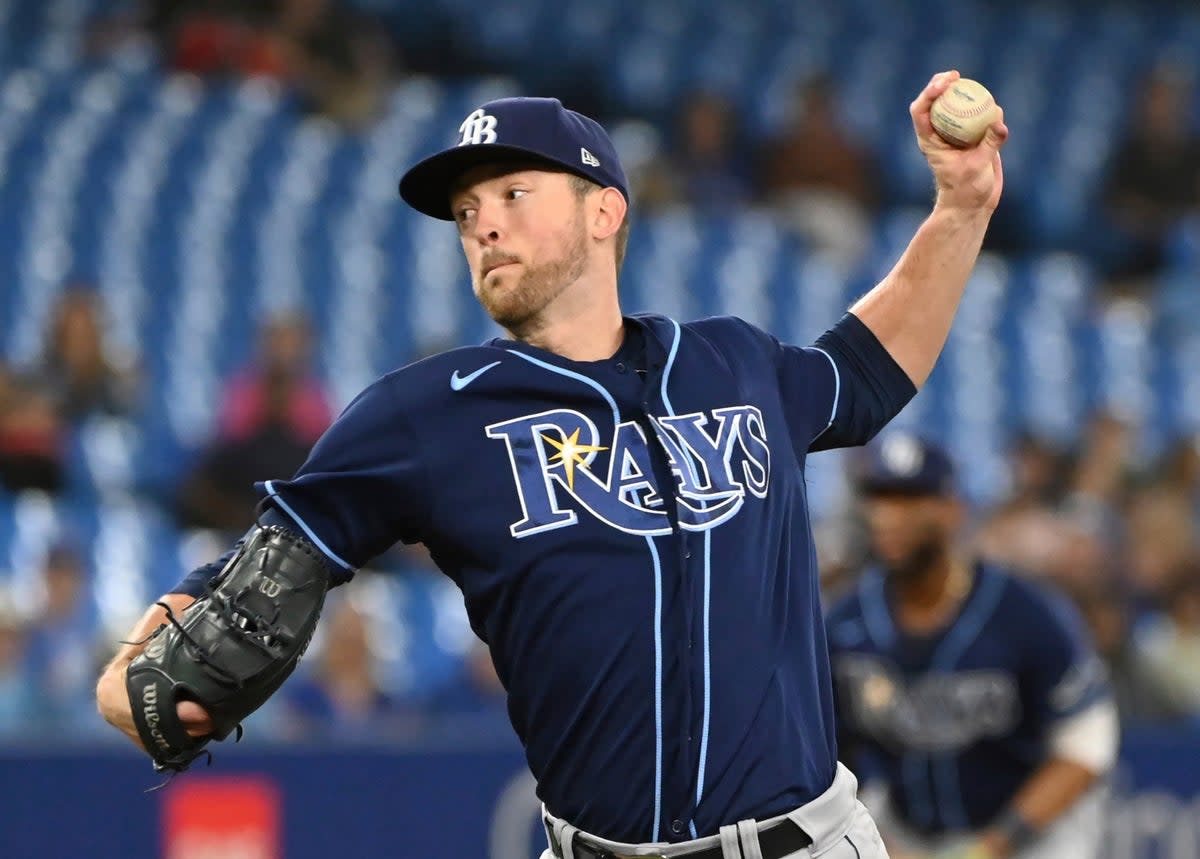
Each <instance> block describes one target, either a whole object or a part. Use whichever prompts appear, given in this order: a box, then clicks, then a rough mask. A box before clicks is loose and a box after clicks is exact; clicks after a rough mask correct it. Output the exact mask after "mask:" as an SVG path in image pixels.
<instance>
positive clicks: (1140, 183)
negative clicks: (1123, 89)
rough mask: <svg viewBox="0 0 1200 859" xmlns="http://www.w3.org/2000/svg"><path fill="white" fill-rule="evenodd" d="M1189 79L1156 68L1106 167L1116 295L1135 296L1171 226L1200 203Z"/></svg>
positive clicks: (1154, 267)
mask: <svg viewBox="0 0 1200 859" xmlns="http://www.w3.org/2000/svg"><path fill="white" fill-rule="evenodd" d="M1192 101H1193V98H1192V81H1191V79H1190V77H1189V76H1188V75H1186V74H1184V73H1183V72H1182V71H1181V70H1180V69H1177V68H1173V67H1170V66H1166V65H1161V66H1158V67H1156V68H1155V69H1154V70H1153V71H1152V72H1151V73H1150V74H1149V75H1148V76H1147V78H1146V79H1145V80H1144V81H1143V82H1142V85H1141V88H1140V89H1139V90H1138V91H1137V92H1135V93H1134V94H1133V104H1134V105H1135V108H1134V110H1133V111H1132V112H1131V114H1130V122H1129V129H1128V133H1127V135H1126V137H1125V139H1124V140H1123V141H1122V142H1121V144H1120V146H1119V147H1118V149H1117V152H1116V155H1115V156H1114V158H1113V161H1112V163H1111V165H1110V167H1109V172H1108V176H1107V179H1106V180H1105V187H1104V205H1105V208H1106V210H1107V213H1108V215H1109V217H1110V219H1111V220H1112V222H1113V225H1114V228H1115V235H1112V236H1109V237H1106V244H1107V245H1108V247H1107V248H1098V250H1101V251H1105V250H1107V251H1109V255H1110V257H1111V259H1110V262H1109V265H1108V276H1109V278H1110V280H1111V281H1112V283H1111V285H1112V286H1113V287H1114V288H1115V289H1116V290H1117V291H1119V292H1123V293H1135V294H1136V293H1140V292H1143V291H1144V290H1145V283H1146V280H1147V279H1148V278H1152V277H1154V276H1155V275H1156V274H1158V273H1159V272H1160V270H1161V269H1162V267H1163V263H1164V261H1165V253H1164V249H1165V242H1166V239H1167V237H1168V234H1169V233H1170V230H1171V228H1172V227H1173V226H1174V225H1175V224H1176V222H1178V221H1179V219H1180V218H1181V217H1182V216H1183V215H1184V214H1185V213H1187V212H1188V211H1189V210H1191V209H1195V208H1196V207H1197V205H1198V204H1200V137H1198V136H1197V134H1196V132H1195V129H1194V128H1193V127H1192V124H1191V118H1192Z"/></svg>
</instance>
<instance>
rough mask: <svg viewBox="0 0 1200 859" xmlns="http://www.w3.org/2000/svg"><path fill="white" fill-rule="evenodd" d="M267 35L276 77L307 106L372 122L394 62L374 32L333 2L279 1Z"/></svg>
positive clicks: (346, 119) (353, 121) (356, 121)
mask: <svg viewBox="0 0 1200 859" xmlns="http://www.w3.org/2000/svg"><path fill="white" fill-rule="evenodd" d="M278 3H279V7H278V9H279V11H278V16H277V18H276V21H275V23H274V26H273V30H272V33H271V35H270V37H269V44H270V45H272V46H273V47H274V53H276V54H277V55H278V57H279V58H280V60H282V63H281V66H280V68H279V69H278V75H279V76H280V77H282V78H284V79H285V80H287V81H288V82H289V83H291V84H292V86H294V87H295V88H296V89H297V90H298V91H299V93H300V95H301V97H302V98H303V99H304V101H305V103H306V105H307V107H308V108H309V109H310V110H312V111H314V112H317V113H322V114H324V115H326V116H329V117H331V118H333V119H336V120H338V121H340V122H343V123H346V124H348V125H363V124H365V123H367V122H369V121H370V120H371V119H373V118H375V116H376V115H377V114H378V111H379V107H380V104H381V102H382V98H383V95H384V91H385V86H386V85H387V83H388V81H389V80H390V77H391V75H392V73H393V66H394V59H393V57H392V52H391V48H390V45H389V44H388V42H387V41H386V40H385V39H383V38H382V37H381V36H380V35H379V28H378V27H377V26H375V25H373V24H372V23H371V22H369V21H367V20H365V19H363V18H362V17H361V16H360V15H359V14H357V13H354V12H352V11H351V10H349V9H347V8H345V7H343V6H339V5H337V4H335V3H334V2H333V0H278Z"/></svg>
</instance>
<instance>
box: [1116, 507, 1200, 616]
mask: <svg viewBox="0 0 1200 859" xmlns="http://www.w3.org/2000/svg"><path fill="white" fill-rule="evenodd" d="M1126 522H1127V526H1128V529H1129V583H1130V587H1131V588H1132V591H1133V593H1132V597H1133V598H1134V599H1135V600H1136V605H1138V606H1139V607H1142V608H1148V609H1152V610H1154V609H1158V608H1159V607H1161V606H1165V605H1166V604H1167V601H1168V599H1169V595H1168V592H1169V590H1170V589H1171V587H1172V586H1173V585H1174V584H1175V583H1176V582H1177V581H1178V577H1179V576H1180V574H1181V570H1183V569H1184V568H1185V567H1186V566H1187V565H1188V564H1189V563H1191V562H1192V560H1193V559H1194V558H1195V557H1196V554H1197V541H1196V531H1195V529H1194V528H1193V526H1192V509H1191V504H1190V502H1189V501H1188V499H1187V497H1186V496H1185V495H1183V494H1182V493H1180V492H1178V491H1177V490H1174V489H1171V488H1170V487H1168V486H1165V485H1161V484H1151V485H1149V486H1146V487H1143V488H1141V489H1139V490H1138V491H1137V492H1136V493H1135V494H1134V495H1133V497H1132V498H1131V499H1130V502H1129V505H1128V508H1127V510H1126Z"/></svg>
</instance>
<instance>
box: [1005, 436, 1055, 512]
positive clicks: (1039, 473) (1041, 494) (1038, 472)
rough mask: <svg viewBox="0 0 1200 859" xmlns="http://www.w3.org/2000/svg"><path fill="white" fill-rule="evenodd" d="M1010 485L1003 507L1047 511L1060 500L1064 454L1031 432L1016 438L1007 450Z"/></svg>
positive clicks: (1046, 440)
mask: <svg viewBox="0 0 1200 859" xmlns="http://www.w3.org/2000/svg"><path fill="white" fill-rule="evenodd" d="M1008 460H1009V466H1010V470H1011V484H1010V487H1009V492H1008V497H1007V498H1006V499H1005V500H1004V502H1003V506H1005V507H1013V508H1019V509H1027V508H1037V507H1043V508H1050V507H1054V506H1056V505H1057V504H1058V503H1059V501H1060V500H1061V499H1062V495H1063V491H1064V489H1065V486H1066V482H1067V480H1066V479H1067V470H1068V465H1069V463H1068V460H1067V457H1066V454H1065V453H1064V452H1063V451H1062V450H1060V449H1059V448H1058V447H1056V446H1055V445H1054V444H1053V443H1052V442H1050V441H1049V440H1048V439H1045V438H1042V437H1040V436H1038V435H1037V434H1036V433H1035V432H1033V431H1031V430H1025V431H1022V432H1019V433H1017V434H1016V436H1015V437H1014V439H1013V443H1012V446H1011V447H1010V449H1009V455H1008Z"/></svg>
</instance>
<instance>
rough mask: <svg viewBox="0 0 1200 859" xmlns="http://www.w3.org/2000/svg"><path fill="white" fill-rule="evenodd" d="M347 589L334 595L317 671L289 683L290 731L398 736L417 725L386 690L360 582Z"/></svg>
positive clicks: (357, 736)
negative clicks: (359, 595) (358, 599)
mask: <svg viewBox="0 0 1200 859" xmlns="http://www.w3.org/2000/svg"><path fill="white" fill-rule="evenodd" d="M345 588H346V590H344V591H342V592H334V593H333V594H331V595H330V602H331V603H332V604H331V605H329V606H328V607H327V610H326V616H325V617H324V619H323V620H322V621H321V634H322V638H321V641H320V643H319V647H318V652H317V653H316V654H315V658H314V659H313V661H312V667H311V669H310V670H308V671H306V672H304V673H302V674H300V675H298V676H297V677H296V678H294V679H293V680H292V682H290V683H289V684H287V685H286V686H285V687H284V702H283V703H284V705H285V708H284V709H285V714H284V715H283V717H282V718H283V719H284V724H285V728H284V730H285V733H288V734H291V735H294V736H298V737H324V738H326V739H343V740H351V741H353V740H355V739H358V740H363V739H372V738H375V737H381V736H384V737H386V736H391V737H393V738H394V737H395V736H396V734H397V731H400V730H403V729H404V728H405V725H406V724H407V726H408V729H410V730H411V728H412V725H413V723H412V720H411V718H410V719H409V720H408V721H407V722H406V720H405V719H404V718H403V713H402V711H401V710H400V709H399V708H398V707H397V705H396V702H394V701H393V700H392V698H391V697H390V696H389V695H388V694H387V693H386V692H385V691H384V690H383V686H382V684H381V682H380V678H379V673H378V657H377V654H376V653H375V650H374V646H373V642H372V633H371V626H370V623H369V621H368V619H367V617H366V615H365V614H364V613H363V612H362V611H361V610H360V608H359V607H358V606H357V605H356V604H355V591H354V586H353V585H346V586H345Z"/></svg>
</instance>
